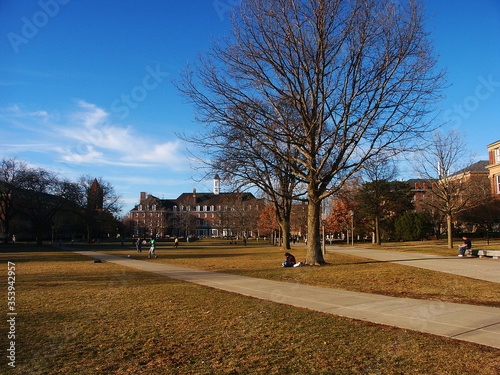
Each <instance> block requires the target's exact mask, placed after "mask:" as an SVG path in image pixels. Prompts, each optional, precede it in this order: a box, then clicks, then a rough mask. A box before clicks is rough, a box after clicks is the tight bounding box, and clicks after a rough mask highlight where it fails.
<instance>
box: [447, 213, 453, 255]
mask: <svg viewBox="0 0 500 375" xmlns="http://www.w3.org/2000/svg"><path fill="white" fill-rule="evenodd" d="M446 226H447V228H448V249H453V221H452V217H451V215H449V214H448V215H446Z"/></svg>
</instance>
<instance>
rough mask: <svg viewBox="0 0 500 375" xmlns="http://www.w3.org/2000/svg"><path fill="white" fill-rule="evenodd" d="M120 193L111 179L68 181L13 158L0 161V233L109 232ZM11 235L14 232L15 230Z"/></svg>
mask: <svg viewBox="0 0 500 375" xmlns="http://www.w3.org/2000/svg"><path fill="white" fill-rule="evenodd" d="M120 208H121V206H120V198H119V197H118V196H117V194H116V193H115V191H114V188H113V186H112V185H111V184H109V183H107V182H105V181H103V180H102V179H95V178H92V177H90V176H82V177H81V178H80V179H79V180H78V181H76V182H73V181H69V180H67V179H64V178H60V177H59V176H57V174H55V173H53V172H51V171H47V170H45V169H43V168H36V167H31V166H28V164H27V163H25V162H23V161H20V160H18V159H16V158H4V159H3V160H2V162H1V165H0V225H1V227H0V234H1V236H2V237H3V241H4V242H8V241H9V240H13V239H14V238H16V237H17V238H18V239H19V238H22V237H24V238H26V239H34V240H36V242H37V244H38V245H41V244H42V241H43V240H44V239H51V240H57V239H61V238H66V239H75V237H79V238H85V239H87V240H88V241H90V240H91V239H92V238H98V237H100V236H102V235H109V234H110V233H113V234H115V232H116V229H117V228H118V227H119V226H120V221H119V220H117V219H116V217H115V215H116V214H117V213H118V212H119V210H120ZM16 235H17V236H16Z"/></svg>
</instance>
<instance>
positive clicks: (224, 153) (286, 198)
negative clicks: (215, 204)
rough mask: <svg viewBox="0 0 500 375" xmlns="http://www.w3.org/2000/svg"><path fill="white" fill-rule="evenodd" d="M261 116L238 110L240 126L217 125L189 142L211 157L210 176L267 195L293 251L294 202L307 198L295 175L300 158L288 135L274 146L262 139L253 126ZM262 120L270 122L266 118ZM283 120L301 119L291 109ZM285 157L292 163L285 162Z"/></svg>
mask: <svg viewBox="0 0 500 375" xmlns="http://www.w3.org/2000/svg"><path fill="white" fill-rule="evenodd" d="M285 105H286V103H282V104H281V106H283V107H284V106H285ZM283 114H284V115H286V114H287V111H285V110H283ZM258 117H259V114H258V113H252V109H251V107H250V108H234V109H233V123H234V124H235V125H236V124H238V125H237V126H232V127H231V129H229V130H230V131H228V129H227V127H226V126H217V127H214V128H213V129H212V130H211V132H210V133H209V134H202V135H199V136H191V137H188V138H185V139H187V140H188V141H190V142H192V143H194V144H196V145H198V146H199V147H200V149H202V150H203V151H204V154H205V155H206V156H208V158H206V159H204V160H202V163H203V164H206V165H207V166H208V167H209V168H210V172H209V173H210V174H214V173H215V174H219V175H221V176H222V178H223V179H224V180H226V181H228V182H230V183H231V184H232V185H234V186H236V189H235V190H240V188H241V187H243V186H249V185H250V186H254V187H257V188H258V189H260V190H261V191H262V192H263V193H264V194H265V195H266V198H267V199H268V200H269V201H270V202H271V203H272V205H273V208H274V212H275V215H276V217H277V220H278V223H279V225H280V227H281V229H282V232H283V243H284V247H285V248H286V249H290V237H291V236H290V230H291V215H292V207H293V202H294V200H297V199H300V198H303V196H304V193H303V192H300V191H299V190H298V189H297V187H298V186H299V183H300V181H299V180H298V178H297V177H296V175H295V174H294V171H295V170H297V169H299V165H292V163H293V160H296V159H297V158H298V157H299V156H300V155H299V154H298V151H297V149H296V148H295V147H293V145H292V142H293V140H291V139H287V138H286V135H283V137H282V139H276V140H274V139H273V140H272V144H270V143H269V139H268V137H266V136H262V134H261V132H260V130H261V129H259V128H256V127H254V126H253V124H254V122H255V120H256V119H257V118H258ZM261 121H264V122H265V121H268V120H267V119H266V118H263V119H262V120H261ZM281 121H286V122H291V121H297V119H296V118H295V119H294V118H293V112H292V111H291V110H290V108H288V114H287V117H286V118H283V119H281ZM238 122H239V123H238ZM273 125H275V124H269V125H268V126H273ZM207 146H209V147H207ZM284 155H286V159H287V160H288V163H283V162H282V159H283V156H284Z"/></svg>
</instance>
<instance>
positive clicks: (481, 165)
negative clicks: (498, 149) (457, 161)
mask: <svg viewBox="0 0 500 375" xmlns="http://www.w3.org/2000/svg"><path fill="white" fill-rule="evenodd" d="M489 164H490V162H489V161H488V160H480V161H478V162H477V163H474V164H472V165H469V166H468V167H466V168H464V169H461V170H459V171H458V172H456V173H454V174H453V175H454V176H455V175H459V174H465V173H488V169H486V166H487V165H489Z"/></svg>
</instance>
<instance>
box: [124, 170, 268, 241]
mask: <svg viewBox="0 0 500 375" xmlns="http://www.w3.org/2000/svg"><path fill="white" fill-rule="evenodd" d="M262 207H263V202H262V200H260V199H256V198H255V197H254V196H253V194H251V193H221V192H220V179H219V177H218V176H215V178H214V189H213V191H212V192H210V193H198V192H197V191H196V189H193V192H192V193H183V194H181V195H180V196H179V197H178V198H177V199H159V198H157V197H155V196H153V195H150V194H146V193H145V192H141V195H140V201H139V204H138V205H136V206H135V207H134V208H133V209H132V210H131V211H130V221H131V223H132V226H133V235H134V236H135V237H159V238H166V237H167V238H168V237H190V236H196V237H232V236H242V237H243V236H245V237H253V236H255V235H256V233H257V223H258V217H259V211H260V209H261V208H262Z"/></svg>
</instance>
